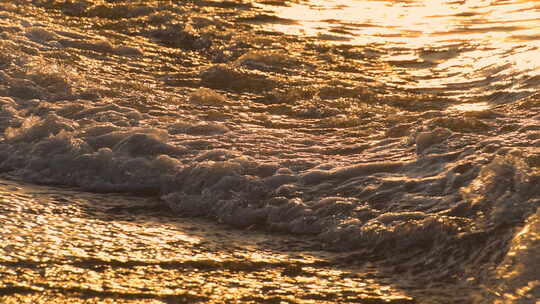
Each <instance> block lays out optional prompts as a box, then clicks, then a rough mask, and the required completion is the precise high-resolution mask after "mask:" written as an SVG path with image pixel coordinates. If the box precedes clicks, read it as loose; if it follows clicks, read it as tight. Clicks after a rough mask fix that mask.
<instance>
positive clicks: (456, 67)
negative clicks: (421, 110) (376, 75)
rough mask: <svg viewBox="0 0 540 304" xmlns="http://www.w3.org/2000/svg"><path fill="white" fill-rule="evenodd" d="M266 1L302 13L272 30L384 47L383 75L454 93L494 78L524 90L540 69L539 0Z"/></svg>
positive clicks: (494, 82) (282, 13)
mask: <svg viewBox="0 0 540 304" xmlns="http://www.w3.org/2000/svg"><path fill="white" fill-rule="evenodd" d="M262 8H264V9H265V10H269V11H272V12H273V13H274V14H276V15H277V16H279V17H281V18H287V19H292V20H295V21H296V23H291V22H289V23H287V24H270V25H268V28H270V29H272V30H275V31H281V32H285V33H288V34H293V35H302V36H309V37H312V38H314V39H318V40H321V41H323V42H326V43H338V44H351V45H358V46H366V45H369V46H372V47H376V48H378V49H379V50H382V53H383V55H382V58H381V59H382V60H383V61H384V62H387V63H388V66H387V67H386V69H387V70H388V71H387V72H388V73H387V76H386V78H384V76H383V79H381V80H382V81H386V82H387V83H388V84H390V85H391V84H392V83H394V84H400V85H399V86H401V87H405V88H406V89H423V90H425V91H426V92H428V93H433V92H435V93H436V92H438V91H440V90H444V92H451V91H454V92H453V93H454V94H453V95H455V96H460V95H461V96H463V95H474V94H476V95H478V94H487V93H489V89H490V86H491V87H492V89H493V90H495V87H496V88H497V89H501V86H502V88H503V89H505V90H508V91H512V90H518V89H519V90H523V89H527V88H528V87H527V85H526V80H527V79H529V78H533V77H534V76H537V75H538V74H539V72H538V70H539V68H540V51H539V48H540V11H539V10H538V9H536V8H535V1H518V0H514V1H497V2H493V1H485V0H476V1H464V2H461V1H460V2H456V1H448V0H424V1H422V0H418V1H375V0H367V1H358V0H325V1H322V0H314V1H308V2H300V3H293V4H290V5H289V6H271V5H262ZM403 74H405V76H403ZM404 79H405V81H404ZM411 79H413V80H412V81H411ZM403 83H405V85H403ZM524 83H525V84H524ZM486 88H487V89H488V90H486ZM464 89H469V90H464ZM531 91H532V90H531Z"/></svg>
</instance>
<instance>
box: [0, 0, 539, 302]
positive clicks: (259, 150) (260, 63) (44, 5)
mask: <svg viewBox="0 0 540 304" xmlns="http://www.w3.org/2000/svg"><path fill="white" fill-rule="evenodd" d="M539 25H540V6H539V5H538V3H537V2H536V1H517V0H516V1H511V0H508V1H427V0H426V1H420V0H419V1H352V0H351V1H251V2H249V1H245V2H240V1H205V0H196V1H156V0H145V1H136V2H135V1H127V0H126V1H120V0H118V1H112V0H110V1H98V0H95V1H88V0H74V1H60V0H34V1H24V0H21V1H0V51H1V52H0V96H1V97H0V109H1V110H0V129H1V130H0V131H1V133H0V134H1V138H0V140H1V141H0V169H1V171H2V172H3V174H4V176H7V177H9V178H13V179H20V180H24V181H25V182H31V183H37V184H48V185H57V186H70V187H77V188H78V189H80V190H81V191H87V192H104V193H109V192H114V193H129V194H131V195H133V194H136V195H140V196H153V197H158V198H160V200H161V202H162V203H163V204H164V205H165V206H168V207H169V208H170V210H171V211H172V212H174V214H177V215H178V217H204V218H209V219H212V220H215V221H217V222H220V223H225V224H228V225H231V226H233V227H238V228H249V229H261V230H266V231H272V232H277V233H282V234H285V235H287V234H290V235H309V236H310V237H315V238H316V239H317V240H318V241H319V242H320V244H321V246H322V247H323V248H324V249H325V250H330V251H341V252H344V251H349V252H351V253H354V255H352V256H354V257H356V258H355V259H354V261H350V262H351V263H353V262H354V263H361V262H363V261H370V260H377V261H380V260H383V261H386V262H387V263H388V264H390V265H395V267H396V269H399V271H401V272H404V273H408V274H409V275H417V276H418V278H419V280H420V279H421V280H424V281H435V282H441V284H443V283H448V284H451V282H455V281H460V280H466V281H470V282H471V284H473V285H475V286H478V288H479V289H480V290H482V292H481V293H480V294H475V295H474V296H473V295H471V302H473V301H476V302H479V303H491V302H494V301H499V302H500V303H513V302H515V303H535V302H536V301H537V299H538V298H539V297H540V271H538V270H537V269H538V264H539V259H538V256H539V253H540V251H539V248H540V246H539V237H538V235H539V233H540V230H539V229H540V226H539V225H538V222H539V220H538V216H539V212H540V211H538V210H539V209H538V208H539V206H540V187H539V183H540V148H539V147H540V113H539V112H538V110H539V109H540V95H538V88H539V85H540V75H539V71H540V70H539V69H538V67H539V65H540V59H539V58H540V50H539V45H540V27H539ZM396 271H398V270H396Z"/></svg>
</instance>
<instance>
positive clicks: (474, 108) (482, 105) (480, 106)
mask: <svg viewBox="0 0 540 304" xmlns="http://www.w3.org/2000/svg"><path fill="white" fill-rule="evenodd" d="M489 109H490V106H489V104H488V103H487V102H477V103H463V104H458V105H454V106H451V107H450V108H449V110H450V111H459V112H480V111H486V110H489Z"/></svg>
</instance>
